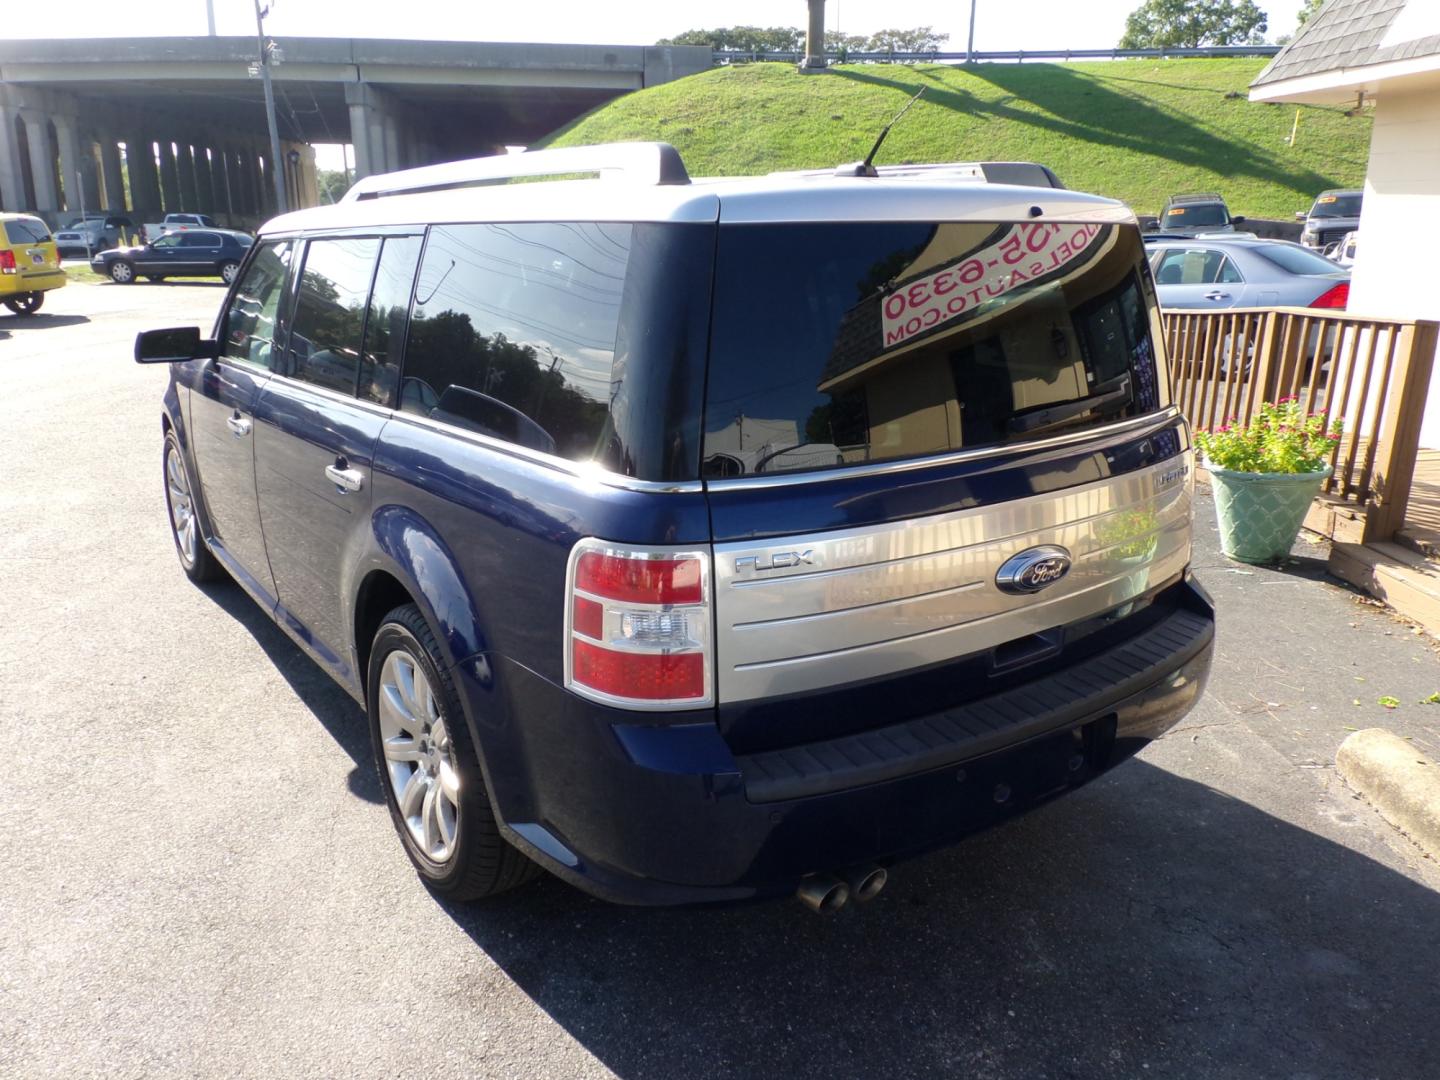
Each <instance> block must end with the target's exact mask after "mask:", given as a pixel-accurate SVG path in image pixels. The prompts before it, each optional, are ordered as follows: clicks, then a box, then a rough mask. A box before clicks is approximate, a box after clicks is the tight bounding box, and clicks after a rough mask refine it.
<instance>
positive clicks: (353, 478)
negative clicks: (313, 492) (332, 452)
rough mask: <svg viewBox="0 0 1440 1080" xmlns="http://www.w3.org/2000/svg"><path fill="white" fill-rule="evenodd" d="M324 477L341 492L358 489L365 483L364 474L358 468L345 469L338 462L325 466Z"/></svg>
mask: <svg viewBox="0 0 1440 1080" xmlns="http://www.w3.org/2000/svg"><path fill="white" fill-rule="evenodd" d="M325 478H326V479H327V480H329V481H331V482H332V483H333V484H334V485H335V486H336V487H337V488H339V489H340V490H341V491H342V492H354V491H359V490H360V488H361V487H362V486H363V485H364V483H365V474H364V473H362V472H361V471H360V470H359V469H347V468H345V467H344V466H342V465H341V464H340V463H339V462H336V463H335V464H334V465H326V466H325Z"/></svg>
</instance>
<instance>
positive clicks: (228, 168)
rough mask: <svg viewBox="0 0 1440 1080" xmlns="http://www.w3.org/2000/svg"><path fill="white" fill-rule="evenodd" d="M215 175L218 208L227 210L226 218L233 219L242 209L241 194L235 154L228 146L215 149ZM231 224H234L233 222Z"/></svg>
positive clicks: (212, 166) (213, 163)
mask: <svg viewBox="0 0 1440 1080" xmlns="http://www.w3.org/2000/svg"><path fill="white" fill-rule="evenodd" d="M211 169H212V170H213V171H214V173H215V188H216V190H215V199H216V205H217V206H223V207H224V208H225V214H226V217H227V218H229V219H233V218H234V217H235V214H236V212H237V211H238V210H239V209H240V192H239V189H238V183H239V181H238V180H237V178H236V176H235V152H234V151H233V150H231V149H230V148H229V147H228V146H217V147H216V148H215V159H214V161H213V162H212V163H211ZM230 224H232V225H233V224H234V221H233V220H231V221H230Z"/></svg>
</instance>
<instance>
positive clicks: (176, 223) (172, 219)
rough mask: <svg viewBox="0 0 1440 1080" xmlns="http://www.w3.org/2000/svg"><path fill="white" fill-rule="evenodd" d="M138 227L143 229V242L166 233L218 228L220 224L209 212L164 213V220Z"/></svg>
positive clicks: (156, 238) (158, 237)
mask: <svg viewBox="0 0 1440 1080" xmlns="http://www.w3.org/2000/svg"><path fill="white" fill-rule="evenodd" d="M140 227H141V229H142V230H144V235H145V242H146V243H149V242H150V241H152V240H158V239H160V237H162V236H165V235H166V234H167V233H172V232H184V231H185V230H186V229H218V228H219V227H220V226H218V225H216V224H215V219H214V218H212V217H210V215H209V214H166V215H165V220H164V221H161V222H159V223H158V224H145V225H142V226H140Z"/></svg>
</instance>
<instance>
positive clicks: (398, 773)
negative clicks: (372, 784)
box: [378, 649, 460, 863]
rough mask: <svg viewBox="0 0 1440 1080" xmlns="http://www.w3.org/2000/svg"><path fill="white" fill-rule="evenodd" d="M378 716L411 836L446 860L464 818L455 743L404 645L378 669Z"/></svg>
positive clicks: (434, 858)
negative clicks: (462, 817)
mask: <svg viewBox="0 0 1440 1080" xmlns="http://www.w3.org/2000/svg"><path fill="white" fill-rule="evenodd" d="M378 720H379V725H380V739H381V742H382V744H383V746H384V751H385V775H386V777H387V778H388V779H389V782H390V789H391V791H392V792H393V793H394V795H395V803H396V805H397V806H398V807H399V808H400V816H401V817H402V818H403V819H404V820H405V826H406V828H407V829H408V830H409V832H410V838H411V840H413V841H414V843H415V846H416V847H417V848H418V849H419V850H420V851H421V852H422V853H423V854H424V855H425V857H426V858H427V859H429V860H430V861H431V862H435V863H443V862H446V861H448V860H449V859H450V858H451V857H452V856H453V855H454V854H455V839H456V834H457V832H458V826H459V823H460V774H459V772H458V771H457V770H456V758H455V747H454V745H453V744H452V742H451V740H450V732H449V729H448V728H447V726H446V718H445V716H444V715H443V714H442V712H441V709H440V701H439V698H438V697H437V696H436V694H435V692H434V689H433V688H432V687H431V685H430V680H429V679H428V678H427V677H426V675H425V671H424V669H423V668H422V667H421V666H420V665H419V663H417V662H416V660H415V658H414V657H413V656H411V655H410V654H409V653H408V652H406V651H405V650H404V649H396V650H395V651H394V652H392V653H390V655H389V656H387V657H386V658H385V663H384V666H383V667H382V668H381V670H380V693H379V717H378Z"/></svg>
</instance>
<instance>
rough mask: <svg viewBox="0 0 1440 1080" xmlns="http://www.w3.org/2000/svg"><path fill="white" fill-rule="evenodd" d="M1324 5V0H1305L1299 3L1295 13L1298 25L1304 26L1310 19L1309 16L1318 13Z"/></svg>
mask: <svg viewBox="0 0 1440 1080" xmlns="http://www.w3.org/2000/svg"><path fill="white" fill-rule="evenodd" d="M1324 6H1325V0H1305V2H1304V3H1303V4H1301V5H1300V10H1299V12H1297V13H1296V17H1297V18H1298V19H1299V23H1298V25H1299V26H1304V25H1305V24H1306V23H1307V22H1309V21H1310V17H1311V16H1312V15H1318V14H1319V12H1320V9H1321V8H1322V7H1324Z"/></svg>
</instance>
